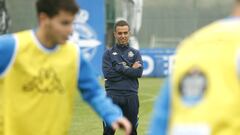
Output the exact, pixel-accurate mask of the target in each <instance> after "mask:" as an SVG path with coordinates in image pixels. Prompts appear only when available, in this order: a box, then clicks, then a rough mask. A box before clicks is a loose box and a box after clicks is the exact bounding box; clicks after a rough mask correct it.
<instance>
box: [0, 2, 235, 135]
mask: <svg viewBox="0 0 240 135" xmlns="http://www.w3.org/2000/svg"><path fill="white" fill-rule="evenodd" d="M77 2H78V3H79V5H80V7H81V12H80V13H78V14H77V17H76V19H75V21H74V32H73V34H72V35H71V36H70V38H69V39H70V40H72V41H74V42H76V44H78V45H79V46H80V47H81V48H82V50H83V52H84V55H85V57H86V58H87V59H88V60H89V61H90V62H91V63H92V64H93V65H94V67H95V70H96V75H98V76H100V77H101V75H102V72H101V63H102V59H101V58H102V54H103V52H104V51H105V49H107V48H109V47H111V46H112V45H113V44H114V38H113V26H114V23H115V22H116V21H117V20H120V19H125V20H127V21H128V22H129V24H130V26H131V32H132V36H131V38H130V43H131V46H133V47H135V48H137V49H139V50H140V52H141V54H142V58H143V61H144V73H143V74H144V78H142V79H140V88H139V97H140V113H139V118H140V119H139V128H138V132H139V134H140V135H144V134H146V133H147V128H148V124H149V119H150V117H151V111H152V106H153V102H154V101H155V99H156V96H157V93H158V92H159V88H160V86H161V85H162V80H163V78H164V77H166V76H167V75H168V74H169V72H170V69H171V65H172V62H173V59H174V53H175V50H176V48H177V45H178V44H179V42H181V40H182V39H183V38H185V37H186V36H188V35H189V34H190V33H192V32H194V31H195V30H197V29H199V28H201V27H203V26H204V25H206V24H209V23H211V22H213V21H215V20H218V19H221V18H224V17H227V16H229V14H230V10H231V6H232V4H233V0H77ZM36 27H37V18H36V11H35V0H0V34H4V33H12V32H17V31H21V30H24V29H31V28H36ZM159 78H160V79H159ZM101 83H102V84H103V80H101ZM150 84H151V85H150ZM79 99H80V98H76V105H75V108H74V109H75V115H74V118H73V123H72V127H71V130H70V134H71V135H98V134H102V123H101V120H100V119H98V118H97V116H96V115H95V114H94V113H93V112H92V111H91V109H90V108H89V107H88V106H86V105H85V103H83V102H82V101H81V100H80V101H79ZM118 134H119V135H120V134H121V133H118Z"/></svg>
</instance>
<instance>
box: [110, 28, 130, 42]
mask: <svg viewBox="0 0 240 135" xmlns="http://www.w3.org/2000/svg"><path fill="white" fill-rule="evenodd" d="M114 36H115V38H116V40H117V43H118V44H123V45H126V44H128V41H129V36H130V32H129V28H128V26H127V25H126V26H117V27H116V30H115V32H114Z"/></svg>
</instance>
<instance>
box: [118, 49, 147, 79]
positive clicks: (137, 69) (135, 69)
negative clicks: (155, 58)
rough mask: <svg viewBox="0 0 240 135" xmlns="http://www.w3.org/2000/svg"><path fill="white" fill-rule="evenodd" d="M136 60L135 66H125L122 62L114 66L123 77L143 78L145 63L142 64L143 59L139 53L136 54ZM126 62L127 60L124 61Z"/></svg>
mask: <svg viewBox="0 0 240 135" xmlns="http://www.w3.org/2000/svg"><path fill="white" fill-rule="evenodd" d="M135 57H136V60H135V63H134V64H133V65H129V64H128V65H123V64H122V62H117V63H116V64H115V65H114V69H115V70H116V71H117V72H119V73H122V74H123V75H126V76H128V77H132V78H139V77H141V76H142V72H143V62H142V58H141V55H140V53H139V52H137V53H136V56H135ZM124 62H126V60H125V61H124ZM126 63H128V62H126Z"/></svg>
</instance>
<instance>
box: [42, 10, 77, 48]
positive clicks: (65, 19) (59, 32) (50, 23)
mask: <svg viewBox="0 0 240 135" xmlns="http://www.w3.org/2000/svg"><path fill="white" fill-rule="evenodd" d="M73 20H74V15H73V14H71V13H69V12H66V11H63V10H62V11H59V13H58V14H57V15H56V16H53V17H51V18H50V17H47V19H46V22H45V25H44V26H45V27H44V29H45V31H46V33H45V34H46V37H47V38H48V40H49V41H51V42H52V43H53V44H63V43H65V42H66V40H67V39H68V36H69V35H70V34H71V33H72V23H73Z"/></svg>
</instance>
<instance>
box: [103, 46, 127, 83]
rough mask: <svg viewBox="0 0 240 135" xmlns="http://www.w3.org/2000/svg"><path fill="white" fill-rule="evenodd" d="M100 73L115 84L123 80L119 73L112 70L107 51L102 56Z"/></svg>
mask: <svg viewBox="0 0 240 135" xmlns="http://www.w3.org/2000/svg"><path fill="white" fill-rule="evenodd" d="M102 71H103V75H104V78H106V79H109V80H111V81H115V82H116V81H120V80H122V79H123V75H122V74H121V73H118V72H116V71H115V70H114V69H113V67H112V62H111V59H110V56H109V51H108V50H107V51H106V52H105V53H104V55H103V64H102Z"/></svg>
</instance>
